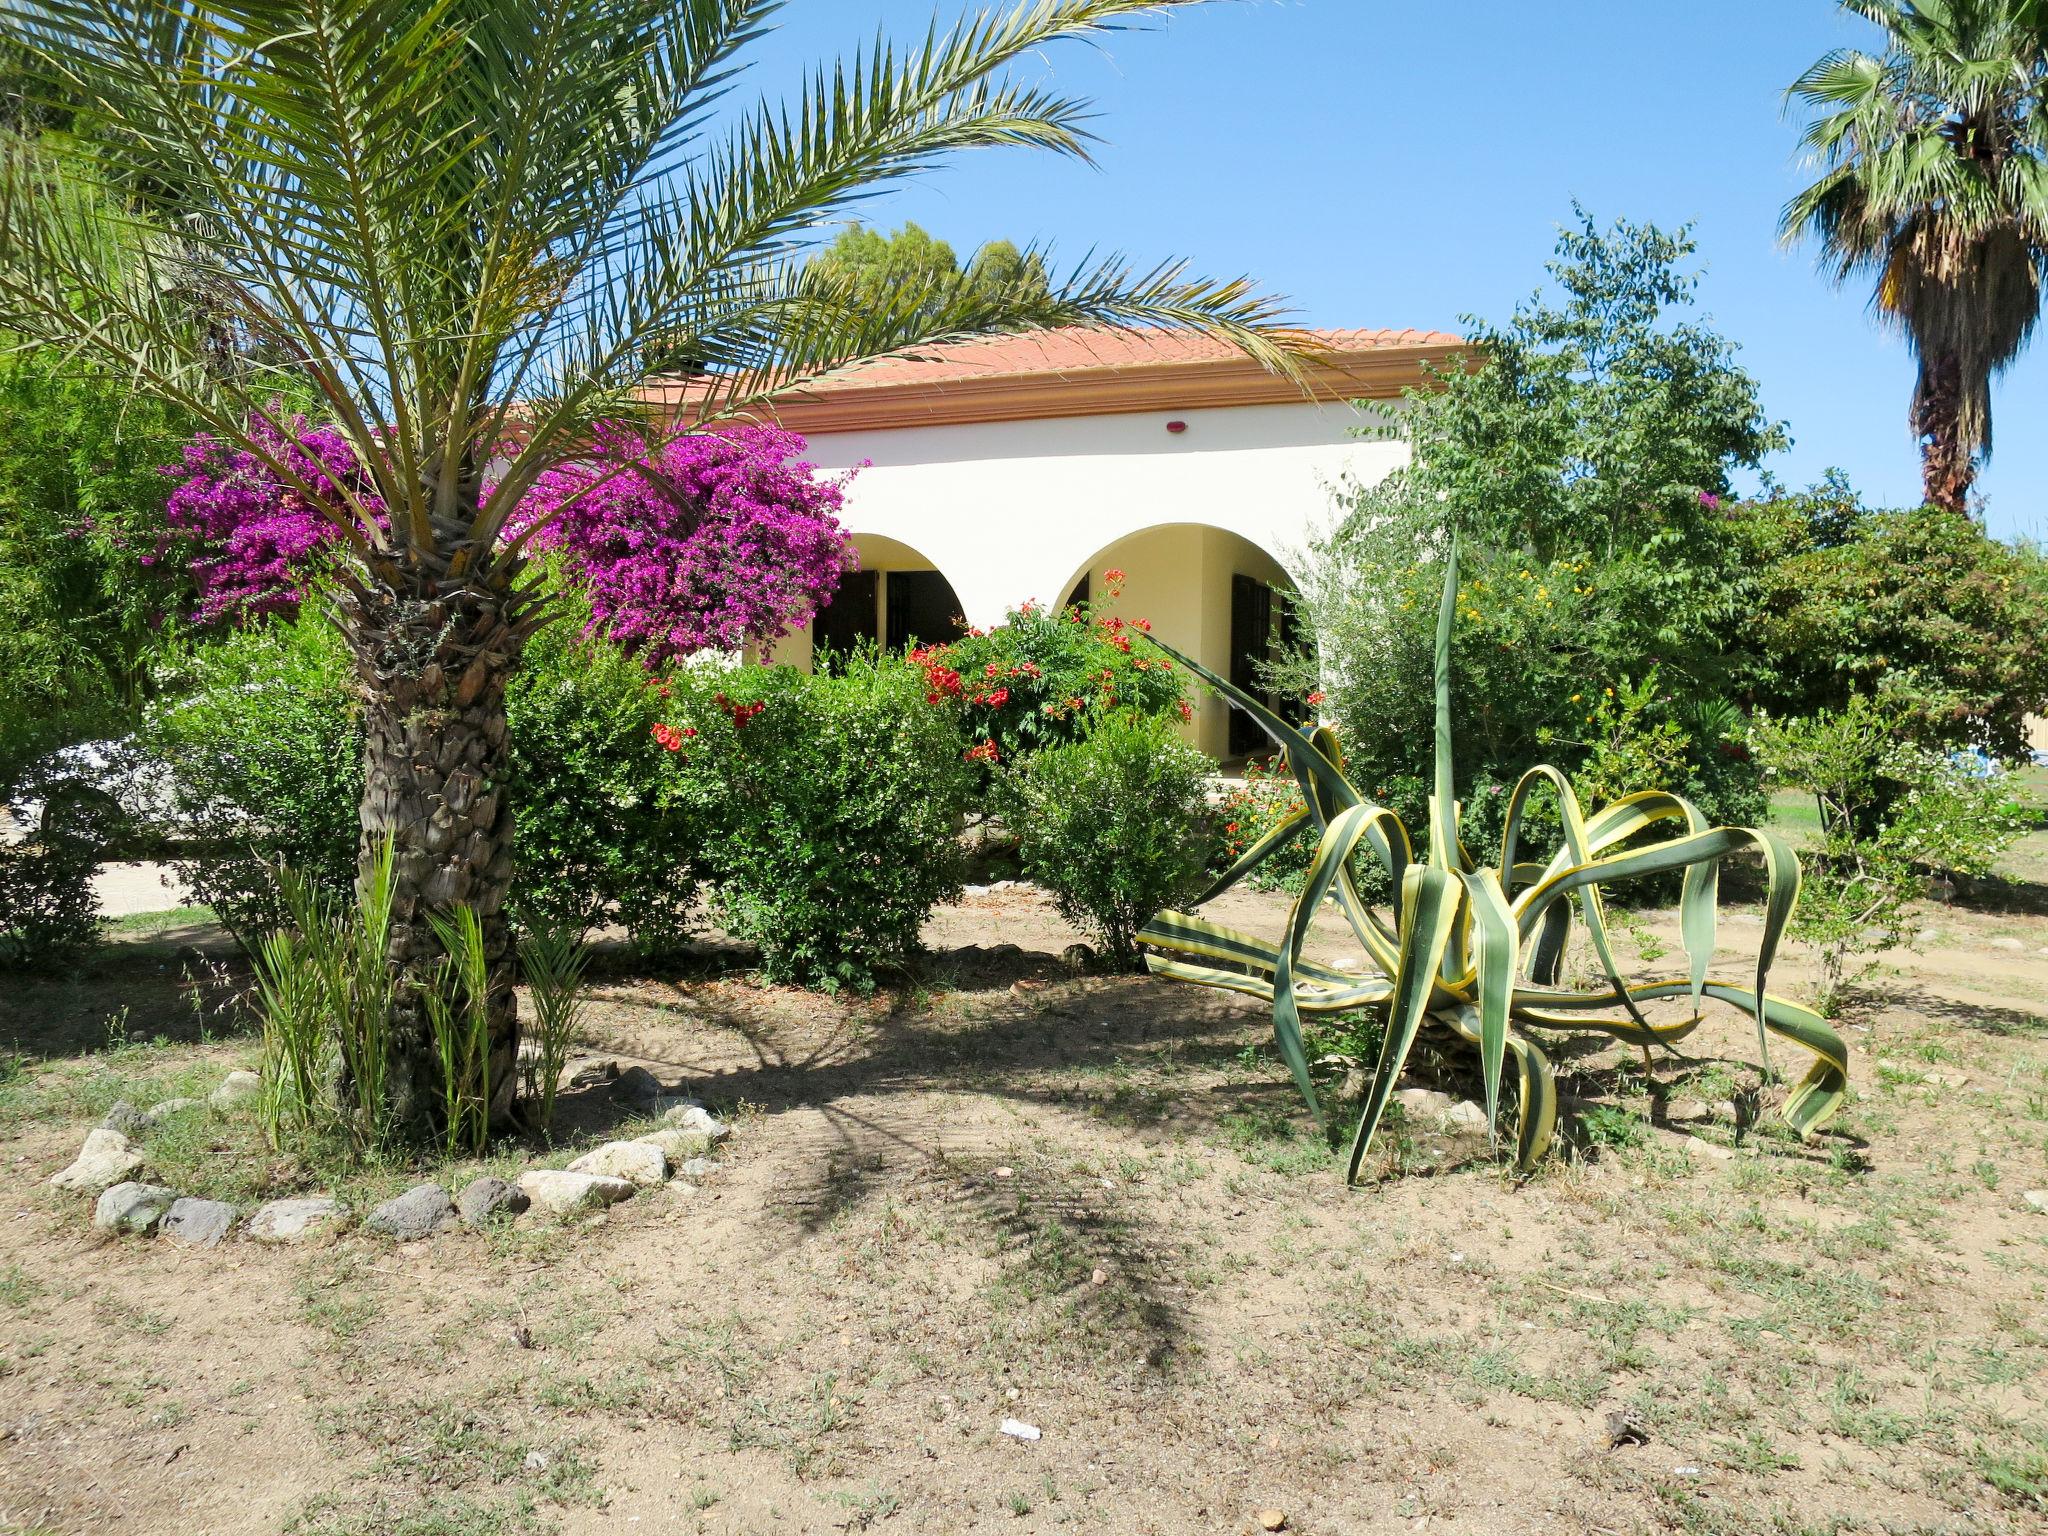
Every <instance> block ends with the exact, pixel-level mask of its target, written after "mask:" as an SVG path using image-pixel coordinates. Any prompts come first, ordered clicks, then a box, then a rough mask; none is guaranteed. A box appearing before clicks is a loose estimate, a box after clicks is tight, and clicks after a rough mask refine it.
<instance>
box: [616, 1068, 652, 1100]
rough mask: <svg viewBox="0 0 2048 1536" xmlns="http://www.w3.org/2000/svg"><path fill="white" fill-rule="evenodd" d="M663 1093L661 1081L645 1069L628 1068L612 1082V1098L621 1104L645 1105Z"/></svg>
mask: <svg viewBox="0 0 2048 1536" xmlns="http://www.w3.org/2000/svg"><path fill="white" fill-rule="evenodd" d="M662 1092H663V1090H662V1086H661V1079H660V1078H658V1077H656V1076H655V1075H654V1074H653V1073H652V1072H650V1071H648V1070H647V1069H646V1068H645V1067H628V1068H626V1070H625V1071H623V1072H621V1073H620V1074H619V1075H618V1076H617V1077H616V1078H614V1079H613V1080H612V1098H613V1099H614V1100H615V1101H616V1102H618V1103H621V1104H639V1103H645V1102H646V1101H648V1100H650V1099H658V1098H660V1097H661V1096H662Z"/></svg>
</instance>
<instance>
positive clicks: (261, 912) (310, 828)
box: [142, 608, 696, 949]
mask: <svg viewBox="0 0 2048 1536" xmlns="http://www.w3.org/2000/svg"><path fill="white" fill-rule="evenodd" d="M191 671H192V677H191V681H192V683H193V685H194V687H193V691H192V692H191V694H190V696H188V697H186V698H184V699H182V700H181V701H179V702H178V703H176V704H173V705H170V706H167V707H164V708H162V709H159V710H158V711H157V712H156V713H155V715H154V716H153V718H152V719H151V720H150V721H149V723H148V724H147V725H146V726H145V728H144V731H143V736H142V747H143V750H144V752H145V754H146V755H147V756H148V757H149V758H151V759H153V760H154V762H155V763H156V764H158V765H159V766H160V771H161V772H162V773H163V774H164V776H165V778H166V780H167V790H168V795H169V799H170V802H171V816H172V820H173V821H174V822H175V823H176V824H177V825H178V827H179V828H180V829H181V832H180V835H181V836H182V837H183V838H184V839H185V840H186V851H185V853H184V855H183V856H182V857H180V858H179V859H177V860H176V864H177V868H178V871H179V873H180V874H181V875H182V876H183V877H184V878H185V879H186V880H187V881H188V882H189V883H190V884H191V885H192V887H193V889H194V891H195V892H196V893H197V896H198V898H199V899H200V900H202V901H204V902H206V903H207V904H208V905H209V906H211V907H213V908H214V910H215V911H217V912H219V913H220V914H221V919H222V921H223V922H224V923H226V924H227V925H228V927H229V928H230V929H231V930H233V931H234V932H236V933H237V934H239V935H241V936H243V937H244V938H245V939H250V938H253V937H254V936H255V935H256V934H258V933H261V932H265V931H268V930H271V929H274V928H278V927H281V926H283V925H284V924H285V923H286V921H287V920H288V917H289V914H288V913H287V911H286V910H285V906H284V903H283V901H282V899H281V894H280V891H279V888H278V879H277V871H278V869H279V868H280V867H288V868H290V869H291V870H293V871H294V872H295V873H296V874H297V875H298V877H299V878H300V879H301V880H303V881H305V882H306V883H307V884H308V885H309V886H310V887H311V888H312V889H313V890H314V891H316V892H318V893H320V894H322V895H324V896H326V897H328V898H331V899H334V900H341V899H344V898H346V897H347V896H348V895H349V894H350V893H351V891H352V890H353V887H354V883H355V874H356V848H357V823H356V811H357V805H358V802H359V801H360V800H361V798H362V782H363V780H362V751H363V748H362V732H361V726H360V722H359V717H358V710H357V705H356V695H355V681H354V677H353V674H352V671H351V668H350V665H349V660H348V655H347V652H346V650H345V648H344V647H343V645H342V642H341V637H340V636H339V635H338V634H337V633H336V632H335V630H334V628H333V626H332V625H330V624H329V623H328V622H327V621H326V620H325V619H324V618H322V617H320V616H319V615H318V614H317V613H316V612H314V611H312V610H311V609H310V608H309V609H308V611H307V612H305V613H303V614H301V615H299V616H297V617H295V618H276V619H272V620H270V621H268V622H266V623H261V624H257V625H255V626H252V627H251V628H249V629H247V630H244V631H241V632H239V633H236V634H233V635H230V636H228V637H227V638H225V639H223V640H221V641H218V642H215V643H213V644H210V645H206V646H202V647H200V648H198V649H197V650H196V651H195V652H194V653H193V655H192V658H191ZM661 690H662V684H661V682H660V680H659V679H658V678H650V677H649V676H648V674H647V673H646V672H644V671H643V670H642V669H641V668H640V666H639V665H638V664H637V663H635V662H634V661H632V660H631V659H630V658H628V657H626V656H625V655H623V654H622V653H621V652H620V651H619V650H618V649H617V647H615V646H612V645H610V644H607V643H606V642H604V641H600V640H591V641H586V640H581V639H579V638H578V637H577V634H576V629H575V622H574V616H573V615H571V616H570V618H568V619H566V620H563V621H560V622H558V623H557V624H555V625H554V626H552V627H550V628H549V629H547V630H545V631H543V632H542V633H541V634H540V635H539V636H537V637H536V638H535V640H534V641H533V643H532V645H531V646H530V647H529V649H528V651H527V656H526V661H525V664H524V665H523V666H522V667H521V669H520V670H519V672H518V673H517V674H516V675H515V677H514V679H513V682H512V686H511V689H510V691H509V692H508V695H507V699H506V709H507V713H508V715H509V717H510V725H511V733H512V743H513V752H512V758H513V765H514V772H515V774H516V791H517V796H518V799H517V802H516V805H517V815H518V843H517V851H518V859H519V872H518V876H517V879H516V881H515V883H514V887H513V898H512V899H513V904H514V907H515V909H516V910H517V911H518V912H519V913H520V914H521V915H522V916H523V917H525V918H527V919H528V920H529V921H531V922H533V923H536V924H538V925H539V926H541V927H547V928H553V927H571V928H579V929H580V928H587V927H592V926H597V925H600V924H603V923H607V922H617V923H619V924H621V925H622V926H624V927H626V928H627V929H629V930H630V931H631V932H632V934H633V937H634V940H635V942H636V943H638V944H640V945H642V946H643V947H645V948H649V949H662V948H668V947H672V946H673V945H675V944H676V943H677V942H679V941H680V940H681V939H682V937H683V936H684V934H685V932H686V929H687V923H688V919H689V915H690V912H691V910H692V908H693V906H694V904H695V901H696V889H695V886H694V884H693V883H692V880H691V877H690V862H691V853H692V845H693V843H694V840H695V835H696V834H695V830H694V828H693V826H692V824H691V823H690V822H689V821H688V820H687V819H686V818H685V817H683V816H682V815H680V814H679V813H678V812H677V811H676V810H675V809H674V808H668V807H664V806H662V805H661V804H659V803H658V800H659V796H660V793H661V792H662V791H663V790H664V789H665V788H666V787H667V778H666V775H665V772H664V770H663V768H662V765H661V764H659V763H657V762H653V761H650V760H649V757H648V754H647V752H646V751H645V746H646V742H647V739H648V732H649V730H650V729H651V727H652V726H653V725H654V723H655V722H656V721H658V720H660V719H661V718H662V711H663V709H664V708H665V707H666V706H665V704H664V703H663V700H662V696H661Z"/></svg>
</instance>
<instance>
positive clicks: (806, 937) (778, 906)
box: [649, 656, 973, 989]
mask: <svg viewBox="0 0 2048 1536" xmlns="http://www.w3.org/2000/svg"><path fill="white" fill-rule="evenodd" d="M671 684H672V687H673V698H672V699H671V703H672V705H673V711H672V714H671V716H670V722H669V723H665V724H663V725H662V726H660V727H658V728H657V730H656V732H655V741H654V744H653V746H652V747H651V748H650V749H649V750H650V751H651V752H652V753H653V755H654V756H656V757H662V756H666V757H667V759H668V762H669V763H670V764H671V765H672V768H673V782H672V785H671V788H670V790H669V793H668V796H667V800H666V803H667V804H668V805H669V806H671V807H672V808H674V809H677V810H680V811H681V812H682V813H683V814H684V815H685V816H686V817H687V818H688V820H689V821H690V822H691V823H692V824H694V825H698V826H701V827H703V828H704V832H705V835H704V838H703V842H702V844H701V847H700V860H701V862H700V868H701V869H702V872H703V874H704V875H705V877H706V878H707V879H709V880H710V881H712V882H714V884H715V886H716V896H715V910H716V912H717V914H718V918H719V921H720V923H721V924H722V926H723V927H724V928H725V929H726V931H727V932H728V933H730V934H732V935H733V936H734V937H735V938H737V939H741V940H743V941H745V942H747V943H750V944H755V945H758V946H759V947H760V950H761V966H762V970H763V972H764V973H765V974H766V975H767V976H768V977H769V978H770V979H772V980H777V981H794V982H800V983H803V984H806V985H811V986H820V987H827V988H836V987H841V986H848V987H856V988H861V989H866V988H869V987H872V986H873V985H874V983H875V980H876V977H877V974H878V972H880V971H881V970H883V969H884V968H886V967H890V966H894V965H899V964H901V963H903V962H904V961H906V960H908V959H909V958H910V957H911V956H913V955H914V954H916V953H917V951H918V949H919V947H920V944H919V937H918V934H919V930H920V929H921V928H922V927H923V926H924V922H925V919H926V917H927V916H929V915H930V913H931V909H932V908H933V907H934V906H935V905H937V904H938V903H939V902H941V901H947V900H950V899H952V898H953V897H955V896H957V895H959V893H960V886H961V859H960V851H959V845H958V842H957V835H958V832H959V826H960V821H961V817H962V815H963V814H964V812H965V809H966V805H967V800H968V795H969V792H970V790H971V788H972V777H973V776H972V773H971V770H970V769H969V767H968V765H967V763H966V761H965V752H964V749H965V745H966V743H965V739H964V738H963V737H962V736H961V734H960V727H959V723H958V719H957V716H956V712H955V711H954V710H952V709H950V708H944V707H936V706H934V705H932V704H931V703H929V702H927V700H926V697H925V695H926V685H925V680H924V678H923V676H922V675H921V674H920V673H919V671H918V670H917V669H916V668H915V667H913V666H909V665H906V664H905V663H904V662H903V661H901V660H898V659H891V658H880V659H878V658H874V657H867V656H856V657H852V658H850V659H848V660H847V662H846V663H845V665H844V667H843V669H842V670H841V671H839V672H838V673H837V674H836V675H818V676H813V675H810V674H808V673H803V672H798V671H796V670H794V669H793V668H789V667H768V668H757V667H746V668H739V669H723V668H717V667H703V668H698V669H684V670H683V671H680V672H678V673H677V674H676V675H675V676H674V677H673V678H672V679H671ZM663 749H666V752H665V753H664V751H663Z"/></svg>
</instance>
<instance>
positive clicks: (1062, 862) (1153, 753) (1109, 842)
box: [998, 713, 1216, 964]
mask: <svg viewBox="0 0 2048 1536" xmlns="http://www.w3.org/2000/svg"><path fill="white" fill-rule="evenodd" d="M1215 766H1216V765H1215V764H1214V763H1212V762H1211V761H1210V760H1209V759H1208V757H1206V756H1205V755H1204V754H1203V753H1201V752H1199V751H1197V750H1196V749H1195V748H1194V747H1191V746H1189V745H1188V744H1187V743H1186V742H1184V741H1182V740H1181V739H1180V737H1179V736H1178V735H1177V734H1176V733H1175V732H1174V729H1173V727H1172V724H1171V723H1170V722H1168V721H1166V720H1161V719H1156V718H1148V717H1146V716H1143V715H1138V714H1134V713H1131V714H1123V715H1119V716H1115V717H1113V718H1111V719H1108V720H1105V721H1103V722H1102V723H1100V724H1099V725H1098V726H1097V727H1096V728H1095V730H1094V731H1093V732H1092V733H1090V734H1089V735H1088V736H1086V737H1084V738H1083V739H1081V740H1080V741H1075V742H1068V743H1065V744H1062V745H1059V746H1053V747H1047V748H1046V749H1044V750H1043V751H1041V752H1038V753H1036V754H1034V755H1033V756H1031V757H1029V758H1027V759H1026V760H1025V761H1024V762H1023V763H1022V764H1021V765H1019V766H1018V767H1016V768H1014V769H1012V770H1011V771H1010V772H1009V773H1008V774H1006V775H1005V776H1004V777H1003V779H1002V780H1001V785H1000V789H999V791H998V793H999V795H1000V798H1001V800H1002V802H1003V806H1004V815H1005V818H1006V819H1007V820H1008V821H1009V823H1010V826H1011V828H1012V829H1013V830H1014V831H1015V832H1016V833H1017V835H1018V839H1019V853H1020V856H1021V857H1022V859H1023V863H1024V869H1025V872H1026V873H1027V874H1029V875H1030V876H1031V878H1032V879H1033V880H1036V881H1037V882H1038V883H1039V884H1040V885H1042V886H1044V887H1045V888H1046V889H1047V890H1049V891H1050V892H1052V896H1053V903H1054V905H1055V906H1057V907H1058V908H1059V911H1060V915H1061V916H1062V917H1065V918H1066V919H1067V920H1068V921H1069V922H1072V923H1075V924H1078V925H1079V926H1081V927H1083V928H1085V929H1087V930H1088V931H1089V932H1090V933H1092V934H1094V935H1095V936H1096V937H1097V938H1098V939H1100V940H1101V942H1102V944H1103V947H1104V948H1105V949H1106V950H1108V952H1109V953H1110V954H1111V955H1112V956H1113V957H1115V958H1116V959H1117V960H1118V961H1120V962H1122V963H1124V964H1129V963H1130V962H1131V961H1132V960H1133V959H1134V958H1135V955H1136V949H1135V947H1134V943H1133V940H1134V938H1135V936H1136V934H1137V931H1138V930H1139V929H1140V928H1141V927H1143V926H1144V924H1145V923H1146V921H1147V920H1148V919H1149V918H1150V917H1151V916H1152V914H1153V913H1155V912H1157V911H1158V910H1159V909H1160V908H1162V907H1170V906H1173V905H1175V904H1176V903H1178V902H1181V901H1184V900H1186V899H1187V898H1188V897H1190V896H1193V895H1194V894H1196V893H1197V892H1198V891H1199V890H1200V889H1201V888H1202V885H1203V882H1204V872H1205V869H1206V867H1207V866H1208V864H1209V863H1210V861H1211V858H1212V856H1213V855H1214V853H1215V851H1216V838H1215V832H1214V827H1213V823H1214V816H1213V813H1212V812H1211V810H1210V808H1209V803H1208V789H1209V776H1210V775H1211V774H1212V773H1214V772H1215Z"/></svg>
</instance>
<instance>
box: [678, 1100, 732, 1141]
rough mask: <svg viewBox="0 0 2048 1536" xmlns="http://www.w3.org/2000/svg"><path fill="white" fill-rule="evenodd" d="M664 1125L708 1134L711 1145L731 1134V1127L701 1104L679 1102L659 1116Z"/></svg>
mask: <svg viewBox="0 0 2048 1536" xmlns="http://www.w3.org/2000/svg"><path fill="white" fill-rule="evenodd" d="M661 1119H662V1123H663V1124H664V1125H668V1126H672V1127H674V1128H675V1129H676V1130H679V1131H697V1132H700V1133H701V1134H703V1135H705V1136H708V1137H709V1138H710V1139H711V1143H712V1145H713V1146H716V1145H717V1144H718V1143H719V1142H721V1141H723V1140H725V1138H726V1137H728V1136H730V1135H731V1134H732V1127H731V1126H729V1125H727V1124H726V1123H725V1122H724V1121H723V1120H721V1119H719V1118H718V1117H717V1116H716V1115H714V1114H712V1113H711V1111H710V1110H708V1109H706V1108H705V1107H704V1106H703V1105H702V1104H680V1105H678V1106H676V1107H675V1108H674V1109H672V1110H670V1111H669V1112H668V1113H667V1114H665V1115H663V1116H662V1117H661Z"/></svg>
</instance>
